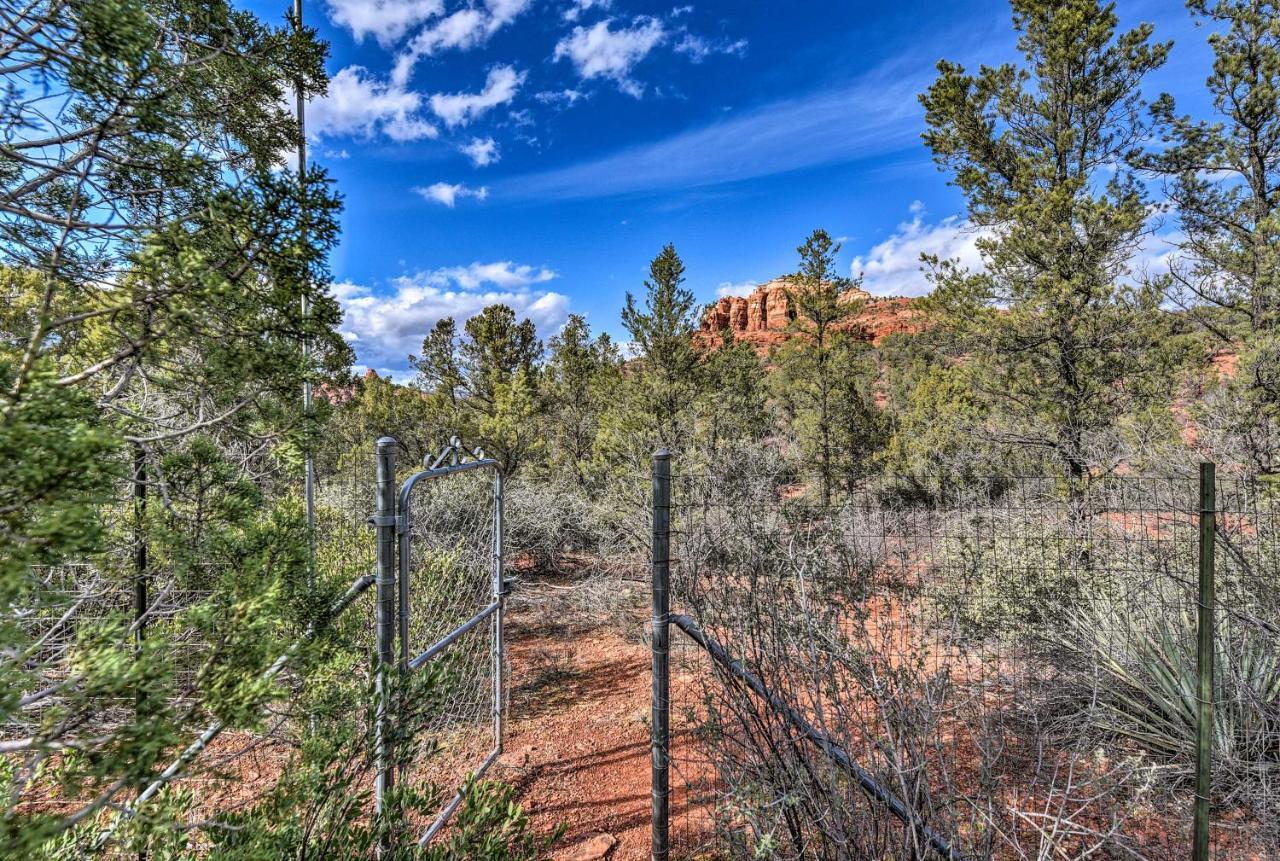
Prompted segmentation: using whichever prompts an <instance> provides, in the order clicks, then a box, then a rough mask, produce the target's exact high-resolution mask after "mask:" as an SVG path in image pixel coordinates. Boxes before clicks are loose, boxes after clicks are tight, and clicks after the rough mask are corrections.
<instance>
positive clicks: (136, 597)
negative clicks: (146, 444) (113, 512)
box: [133, 443, 150, 699]
mask: <svg viewBox="0 0 1280 861" xmlns="http://www.w3.org/2000/svg"><path fill="white" fill-rule="evenodd" d="M146 517H147V452H146V450H145V449H143V447H142V443H134V444H133V613H134V617H133V642H134V646H135V648H136V649H137V651H138V652H141V651H142V641H143V640H144V639H146V636H147V605H148V604H149V603H150V599H149V598H148V596H147V531H146ZM138 696H139V699H141V696H142V695H141V693H139V695H138Z"/></svg>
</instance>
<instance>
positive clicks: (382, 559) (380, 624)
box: [373, 436, 396, 848]
mask: <svg viewBox="0 0 1280 861" xmlns="http://www.w3.org/2000/svg"><path fill="white" fill-rule="evenodd" d="M377 476H378V491H377V510H376V513H375V514H374V516H373V525H374V527H375V528H376V529H377V531H378V568H377V579H376V580H375V581H374V584H375V587H376V589H377V594H376V598H375V600H376V602H377V604H376V611H375V612H376V617H375V618H376V625H377V632H376V633H377V642H376V649H377V660H376V661H375V663H374V672H375V673H376V676H375V686H376V687H375V691H376V694H377V698H378V701H377V706H376V710H375V712H374V746H375V758H376V763H377V777H376V779H375V783H374V810H375V812H376V813H377V815H379V816H381V815H382V813H383V810H384V805H385V796H386V793H387V791H388V790H389V789H391V787H392V786H393V785H394V783H395V772H394V770H393V768H392V762H391V757H392V752H391V703H390V701H389V699H390V690H389V688H390V682H391V673H392V668H393V667H394V666H395V640H396V441H395V439H394V438H392V437H389V436H384V437H383V438H382V439H380V440H378V444H377ZM384 848H385V847H384Z"/></svg>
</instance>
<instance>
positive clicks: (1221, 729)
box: [1062, 612, 1280, 797]
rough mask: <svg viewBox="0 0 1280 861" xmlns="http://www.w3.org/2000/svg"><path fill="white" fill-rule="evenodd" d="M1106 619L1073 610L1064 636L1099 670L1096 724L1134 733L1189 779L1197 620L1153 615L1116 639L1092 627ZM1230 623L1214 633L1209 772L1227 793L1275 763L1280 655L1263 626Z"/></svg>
mask: <svg viewBox="0 0 1280 861" xmlns="http://www.w3.org/2000/svg"><path fill="white" fill-rule="evenodd" d="M1114 621H1115V620H1113V619H1109V618H1107V617H1106V616H1101V617H1100V616H1097V615H1095V614H1091V613H1089V612H1083V613H1077V614H1075V615H1074V616H1073V617H1072V620H1071V626H1070V631H1071V634H1072V636H1069V637H1064V638H1063V639H1062V645H1063V646H1064V647H1066V648H1068V649H1070V650H1071V651H1072V652H1075V653H1077V654H1081V653H1082V656H1083V657H1084V658H1086V659H1087V660H1089V661H1090V662H1093V663H1096V665H1097V667H1098V668H1099V669H1100V670H1101V672H1102V676H1103V680H1104V683H1103V684H1102V685H1101V688H1100V694H1101V700H1102V709H1101V712H1100V713H1099V714H1098V715H1097V716H1096V717H1095V721H1096V723H1097V725H1098V728H1099V729H1102V730H1104V731H1107V732H1110V733H1114V734H1116V735H1119V736H1121V737H1123V738H1125V739H1128V740H1129V741H1132V742H1133V743H1135V744H1137V745H1139V746H1140V747H1141V748H1143V749H1144V750H1145V751H1146V752H1147V753H1148V754H1149V755H1150V756H1151V757H1153V758H1155V759H1156V760H1158V761H1160V762H1162V763H1165V764H1166V765H1168V766H1170V767H1171V773H1172V774H1173V775H1175V776H1177V777H1178V778H1180V779H1188V778H1190V776H1191V775H1192V774H1193V771H1194V768H1195V762H1196V748H1197V745H1198V739H1197V729H1198V726H1199V706H1200V697H1199V679H1198V674H1197V667H1196V625H1195V620H1194V619H1192V618H1191V616H1190V615H1189V614H1187V613H1183V614H1181V615H1178V616H1175V617H1173V618H1161V619H1155V620H1153V621H1150V622H1148V623H1146V624H1145V625H1140V626H1139V628H1138V630H1136V631H1134V630H1130V631H1128V632H1127V635H1126V636H1125V637H1124V638H1123V640H1121V641H1119V642H1114V641H1112V640H1111V639H1110V638H1108V637H1106V636H1105V635H1104V636H1100V635H1099V633H1098V632H1099V631H1105V630H1107V626H1108V625H1113V624H1114ZM1232 628H1234V631H1233V630H1231V629H1227V630H1224V631H1223V632H1221V633H1219V635H1218V636H1217V637H1215V638H1214V668H1215V669H1214V690H1213V698H1214V710H1213V756H1214V759H1215V761H1216V762H1217V763H1218V764H1219V767H1218V768H1216V769H1215V770H1214V774H1215V775H1216V781H1217V783H1218V784H1219V787H1220V788H1221V789H1222V790H1224V792H1225V794H1226V796H1229V795H1231V794H1234V793H1235V792H1236V791H1238V790H1241V789H1243V788H1247V786H1248V785H1249V784H1250V783H1251V782H1252V781H1254V780H1256V779H1266V777H1265V775H1266V771H1267V770H1269V768H1270V767H1280V758H1277V756H1276V751H1275V748H1274V742H1275V734H1276V732H1277V730H1280V656H1278V655H1276V653H1275V651H1274V648H1273V639H1272V637H1271V636H1270V635H1269V634H1266V633H1263V632H1260V631H1256V630H1253V629H1251V628H1249V627H1247V626H1244V627H1240V628H1236V627H1235V626H1232ZM1266 764H1270V765H1269V766H1268V765H1266ZM1220 797H1225V796H1220Z"/></svg>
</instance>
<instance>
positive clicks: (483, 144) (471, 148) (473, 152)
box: [458, 138, 501, 167]
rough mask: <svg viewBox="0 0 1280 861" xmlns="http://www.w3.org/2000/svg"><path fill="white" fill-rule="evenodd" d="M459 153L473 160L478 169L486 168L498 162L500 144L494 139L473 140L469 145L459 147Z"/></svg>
mask: <svg viewBox="0 0 1280 861" xmlns="http://www.w3.org/2000/svg"><path fill="white" fill-rule="evenodd" d="M458 151H459V152H461V153H462V154H463V155H465V156H466V157H467V158H469V159H471V163H472V164H473V165H475V166H476V167H485V166H487V165H491V164H493V163H494V162H496V161H498V159H499V158H500V157H501V156H500V155H499V154H498V142H497V141H495V140H494V139H493V138H472V139H471V141H470V142H469V143H465V144H463V145H462V146H460V147H458Z"/></svg>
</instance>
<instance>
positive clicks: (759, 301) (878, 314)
mask: <svg viewBox="0 0 1280 861" xmlns="http://www.w3.org/2000/svg"><path fill="white" fill-rule="evenodd" d="M788 289H790V290H791V292H794V291H795V285H794V284H793V283H792V282H790V281H789V280H788V279H786V278H775V279H774V280H772V281H770V282H768V283H767V284H761V285H760V286H759V287H757V288H756V289H755V290H754V291H752V293H751V294H750V295H749V296H724V297H722V298H721V299H720V300H719V301H717V302H716V303H715V304H714V305H711V306H710V307H708V308H707V312H706V315H705V316H704V318H703V320H702V331H701V333H700V337H701V339H702V340H703V342H704V343H707V344H717V343H719V340H720V333H721V332H724V331H726V330H728V331H729V332H731V333H732V334H733V338H734V340H735V341H746V342H748V343H750V344H752V345H754V346H755V348H756V350H757V351H758V352H760V353H761V354H764V353H767V352H768V351H769V349H770V348H771V347H774V346H777V345H778V344H781V343H783V342H784V341H786V339H787V338H788V337H790V335H791V333H792V331H793V328H792V321H794V320H795V316H796V312H795V309H794V308H792V307H791V304H792V303H791V300H790V297H789V295H788ZM840 298H841V300H842V301H846V302H850V303H858V304H859V305H860V308H859V310H858V313H857V315H856V316H854V317H853V318H852V319H850V320H848V321H846V322H844V323H841V324H840V325H838V326H837V328H838V329H842V330H845V331H850V332H854V333H856V334H857V335H858V336H859V337H863V338H866V339H867V340H870V341H871V342H872V343H879V342H880V341H881V340H882V339H883V338H885V337H886V336H887V335H891V334H894V333H896V332H917V331H919V330H920V320H919V319H918V317H919V312H918V311H916V309H915V308H914V302H913V301H912V300H911V299H903V298H892V299H885V298H877V297H874V296H872V295H871V294H870V293H867V292H865V291H863V290H857V289H853V290H846V291H845V292H844V293H842V294H841V295H840Z"/></svg>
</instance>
